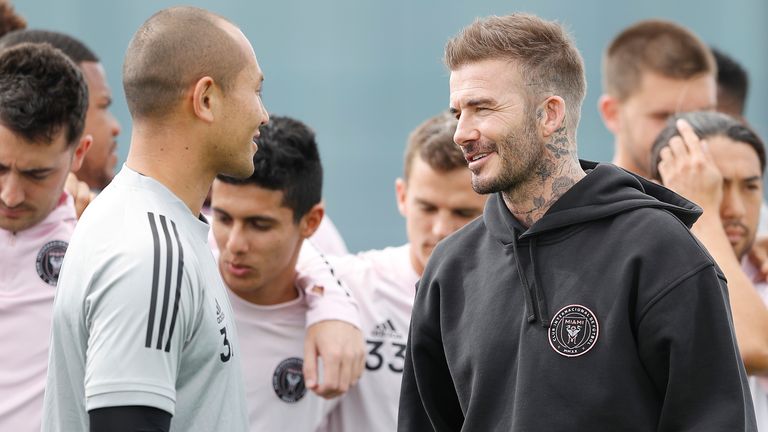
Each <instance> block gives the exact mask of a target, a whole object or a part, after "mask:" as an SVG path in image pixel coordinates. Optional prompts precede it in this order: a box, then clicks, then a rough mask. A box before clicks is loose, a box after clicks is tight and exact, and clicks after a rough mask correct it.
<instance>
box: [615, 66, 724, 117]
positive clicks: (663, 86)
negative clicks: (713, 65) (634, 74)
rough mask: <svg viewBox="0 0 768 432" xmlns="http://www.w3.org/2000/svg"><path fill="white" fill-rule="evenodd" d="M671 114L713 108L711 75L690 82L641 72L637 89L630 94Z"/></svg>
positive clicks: (696, 77) (713, 82) (688, 79)
mask: <svg viewBox="0 0 768 432" xmlns="http://www.w3.org/2000/svg"><path fill="white" fill-rule="evenodd" d="M632 96H639V97H640V98H642V99H643V100H645V101H646V102H648V103H652V104H654V105H656V106H659V107H664V108H666V109H668V110H669V111H672V112H686V111H702V110H709V109H714V108H715V103H716V100H717V83H716V81H715V76H714V75H713V74H711V73H705V74H700V75H696V76H693V77H690V78H673V77H668V76H664V75H661V74H658V73H655V72H651V71H647V72H644V73H643V74H642V75H641V77H640V86H639V87H638V89H637V90H636V91H635V92H634V93H632V94H630V97H632Z"/></svg>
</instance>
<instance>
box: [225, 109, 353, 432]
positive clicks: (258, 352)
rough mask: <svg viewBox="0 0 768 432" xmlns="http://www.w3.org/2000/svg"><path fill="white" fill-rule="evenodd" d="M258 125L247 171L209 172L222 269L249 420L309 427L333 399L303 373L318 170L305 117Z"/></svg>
mask: <svg viewBox="0 0 768 432" xmlns="http://www.w3.org/2000/svg"><path fill="white" fill-rule="evenodd" d="M260 132H261V135H260V136H259V151H258V152H256V155H255V156H254V158H253V164H254V167H255V169H254V172H253V175H251V176H250V177H248V178H246V179H236V178H233V177H227V176H218V177H217V178H216V180H215V181H214V182H213V193H212V194H211V198H212V201H211V204H212V210H213V215H214V216H213V234H214V237H215V239H216V243H217V246H218V250H219V257H218V264H219V272H220V273H221V275H222V277H223V279H224V283H225V285H226V286H227V287H228V288H229V294H230V301H231V302H232V309H233V311H234V313H235V322H236V323H237V329H238V334H239V337H240V346H241V349H240V350H241V355H242V361H243V364H244V365H247V367H245V368H244V371H243V375H244V383H245V393H246V399H247V406H248V414H249V421H250V430H251V431H279V430H286V431H312V430H315V429H316V428H317V427H318V426H319V425H320V423H321V421H322V419H323V418H324V417H325V412H326V411H327V410H328V408H327V407H328V406H330V405H329V403H328V402H327V401H325V400H323V399H322V398H320V397H318V396H316V395H314V394H312V393H308V392H307V387H306V384H305V381H304V375H303V373H302V369H303V364H304V360H303V357H304V337H305V333H306V324H307V322H306V313H307V297H306V294H305V292H304V290H303V289H302V286H301V281H300V278H299V274H298V272H297V264H298V260H299V255H300V251H301V250H302V245H304V244H305V240H306V239H307V238H309V237H310V236H311V235H312V234H313V233H314V232H315V230H317V228H318V226H319V225H320V221H321V220H322V218H323V213H324V210H323V204H322V203H321V198H322V197H321V194H322V184H323V182H322V179H323V170H322V166H321V164H320V154H319V152H318V149H317V143H316V141H315V134H314V132H312V131H311V130H310V129H309V128H308V127H307V126H306V125H304V124H303V123H301V122H299V121H297V120H294V119H292V118H290V117H272V118H271V119H270V122H269V124H267V125H266V126H264V127H262V128H261V130H260ZM310 247H311V246H310ZM348 373H352V371H348Z"/></svg>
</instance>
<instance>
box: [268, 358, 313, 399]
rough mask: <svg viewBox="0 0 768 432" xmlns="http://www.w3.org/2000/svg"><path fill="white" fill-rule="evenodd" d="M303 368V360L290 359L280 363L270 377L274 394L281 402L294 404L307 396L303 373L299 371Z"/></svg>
mask: <svg viewBox="0 0 768 432" xmlns="http://www.w3.org/2000/svg"><path fill="white" fill-rule="evenodd" d="M303 366H304V360H302V359H300V358H297V357H291V358H287V359H285V360H283V361H281V362H280V364H279V365H277V367H276V368H275V373H274V374H273V375H272V387H273V388H274V389H275V394H277V397H279V398H280V399H281V400H282V401H283V402H288V403H294V402H298V401H300V400H301V398H303V397H304V395H305V394H307V387H306V386H305V385H304V373H302V371H301V369H302V367H303Z"/></svg>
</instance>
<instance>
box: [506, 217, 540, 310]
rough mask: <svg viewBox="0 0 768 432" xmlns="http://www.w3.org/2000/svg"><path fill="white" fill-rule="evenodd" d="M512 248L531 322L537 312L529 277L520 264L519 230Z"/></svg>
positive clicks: (513, 239) (513, 238) (514, 234)
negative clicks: (529, 286) (518, 249)
mask: <svg viewBox="0 0 768 432" xmlns="http://www.w3.org/2000/svg"><path fill="white" fill-rule="evenodd" d="M512 249H513V250H514V253H515V265H517V275H518V277H519V278H520V283H521V284H523V296H524V297H525V310H526V311H527V312H528V316H527V317H526V319H527V320H528V322H529V323H532V322H534V321H536V314H535V313H534V311H535V309H534V305H533V299H532V298H531V290H530V288H528V279H527V278H526V277H525V272H524V271H523V268H522V266H521V265H520V260H519V259H518V258H517V257H518V255H517V253H518V252H517V231H514V232H513V233H512Z"/></svg>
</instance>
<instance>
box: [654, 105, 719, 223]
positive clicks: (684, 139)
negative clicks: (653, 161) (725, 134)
mask: <svg viewBox="0 0 768 432" xmlns="http://www.w3.org/2000/svg"><path fill="white" fill-rule="evenodd" d="M677 129H678V130H679V131H680V136H676V137H673V138H672V139H670V140H669V145H668V146H667V147H665V148H663V149H662V150H661V153H660V154H659V156H660V158H661V160H660V161H659V174H660V175H661V180H662V183H663V184H664V186H666V187H668V188H670V189H672V190H673V191H675V192H677V193H678V194H680V195H682V196H684V197H685V198H687V199H689V200H690V201H693V202H695V203H696V204H698V205H700V206H701V208H702V209H704V212H705V214H706V213H708V212H709V213H712V214H718V215H719V213H720V203H721V202H722V199H723V177H722V175H721V174H720V170H719V169H718V168H717V165H715V162H714V160H712V156H711V154H710V153H709V151H708V150H707V147H706V142H705V141H702V140H700V139H699V137H698V136H696V133H695V132H694V131H693V128H692V127H691V125H690V124H688V122H686V121H685V120H682V119H681V120H678V121H677Z"/></svg>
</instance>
